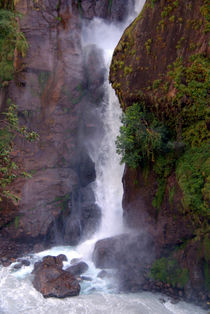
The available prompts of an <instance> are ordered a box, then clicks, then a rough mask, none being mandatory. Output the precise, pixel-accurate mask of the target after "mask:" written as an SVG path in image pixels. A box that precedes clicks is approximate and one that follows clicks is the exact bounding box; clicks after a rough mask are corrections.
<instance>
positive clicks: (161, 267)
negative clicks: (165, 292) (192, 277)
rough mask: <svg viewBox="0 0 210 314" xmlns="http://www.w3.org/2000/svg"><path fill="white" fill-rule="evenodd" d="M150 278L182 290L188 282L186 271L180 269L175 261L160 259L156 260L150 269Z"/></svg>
mask: <svg viewBox="0 0 210 314" xmlns="http://www.w3.org/2000/svg"><path fill="white" fill-rule="evenodd" d="M150 276H151V277H152V278H153V279H155V280H157V281H161V282H165V283H169V284H171V285H172V286H173V287H176V286H178V287H180V288H183V287H184V286H185V285H186V283H187V282H188V280H189V274H188V270H187V269H186V268H184V269H182V268H180V266H179V264H178V263H177V261H176V260H175V259H172V258H166V257H162V258H160V259H157V260H156V261H155V262H154V263H153V265H152V268H151V272H150Z"/></svg>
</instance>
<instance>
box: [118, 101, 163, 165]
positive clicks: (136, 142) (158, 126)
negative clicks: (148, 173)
mask: <svg viewBox="0 0 210 314" xmlns="http://www.w3.org/2000/svg"><path fill="white" fill-rule="evenodd" d="M121 121H122V124H123V125H122V126H121V128H120V135H119V136H118V137H117V140H116V147H117V153H118V154H120V155H121V156H122V158H121V162H122V163H124V162H125V163H126V164H127V165H128V166H129V167H131V168H136V167H138V165H139V164H140V163H141V162H144V161H154V160H155V156H156V155H157V153H160V152H162V151H163V150H164V149H165V140H166V130H165V127H164V126H163V124H162V123H160V122H158V121H157V120H156V119H155V118H154V116H153V115H152V114H151V113H148V112H146V111H145V110H144V107H143V106H141V105H139V104H136V103H135V104H133V105H132V106H130V107H128V108H127V109H126V112H125V113H124V114H123V115H122V118H121Z"/></svg>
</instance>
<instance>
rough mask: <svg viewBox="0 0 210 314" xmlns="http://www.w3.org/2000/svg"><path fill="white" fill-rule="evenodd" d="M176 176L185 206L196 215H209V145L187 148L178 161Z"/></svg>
mask: <svg viewBox="0 0 210 314" xmlns="http://www.w3.org/2000/svg"><path fill="white" fill-rule="evenodd" d="M176 176H177V180H178V183H179V185H180V187H181V189H182V191H183V205H184V208H185V209H186V210H188V211H189V210H190V211H191V214H192V215H194V216H195V215H196V216H197V215H198V216H199V215H200V218H201V217H202V216H203V217H207V216H208V215H209V206H208V205H209V201H210V193H209V187H210V184H209V183H210V157H209V146H206V145H203V146H201V147H200V148H191V149H189V150H187V151H186V152H185V154H184V155H183V156H182V157H181V158H179V160H178V162H177V168H176Z"/></svg>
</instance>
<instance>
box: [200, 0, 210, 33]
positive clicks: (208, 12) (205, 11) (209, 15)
mask: <svg viewBox="0 0 210 314" xmlns="http://www.w3.org/2000/svg"><path fill="white" fill-rule="evenodd" d="M200 11H201V14H202V15H203V16H204V18H205V27H204V32H205V33H208V32H209V31H210V6H209V1H208V0H205V1H204V5H203V6H202V7H201V8H200Z"/></svg>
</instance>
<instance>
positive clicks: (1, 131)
mask: <svg viewBox="0 0 210 314" xmlns="http://www.w3.org/2000/svg"><path fill="white" fill-rule="evenodd" d="M16 136H20V137H23V138H24V139H26V140H27V141H30V142H31V141H34V140H36V139H37V138H38V135H37V133H35V132H33V131H32V132H29V131H28V130H27V129H26V128H25V127H24V126H23V127H21V126H19V121H18V116H17V112H16V106H15V105H14V104H11V105H10V106H9V108H8V111H7V112H5V113H4V114H3V119H2V120H0V201H2V199H3V198H5V197H6V198H8V199H11V200H12V201H13V202H18V200H19V197H18V196H17V195H14V194H13V193H12V192H11V191H10V189H9V185H10V184H11V183H12V182H13V181H14V180H15V179H16V178H17V177H19V176H26V177H27V176H30V175H29V174H27V173H26V172H25V171H23V170H22V169H21V167H20V166H18V165H17V164H16V163H15V161H14V160H13V158H12V152H13V149H14V140H15V138H16Z"/></svg>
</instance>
